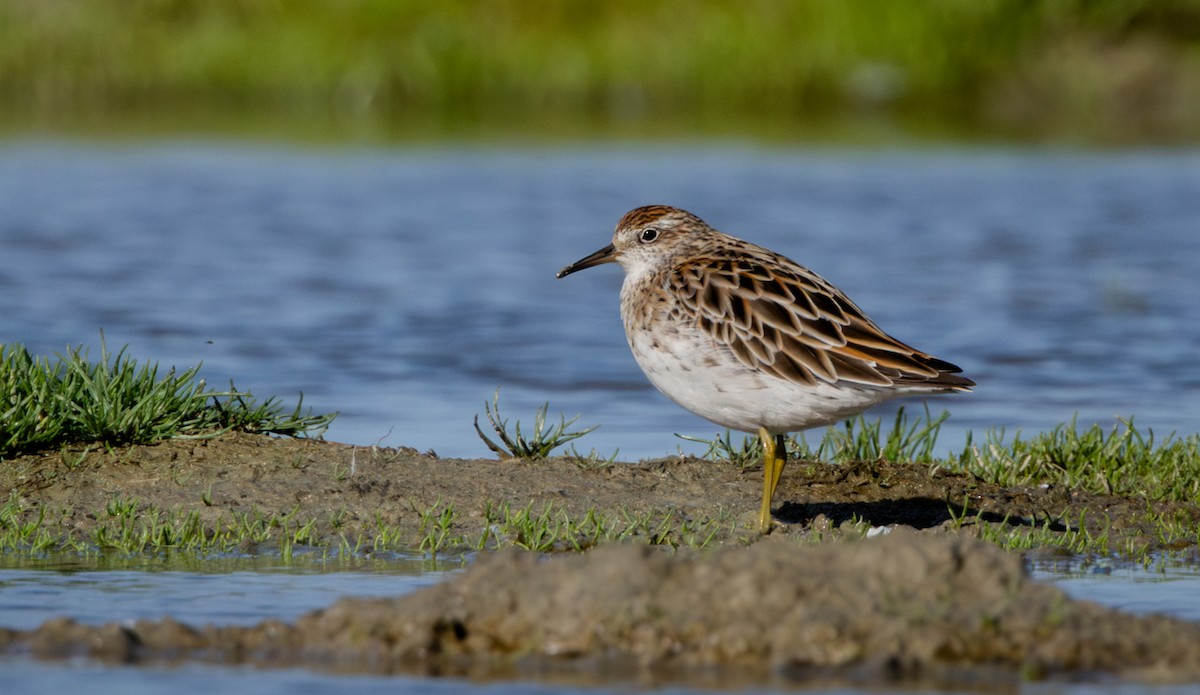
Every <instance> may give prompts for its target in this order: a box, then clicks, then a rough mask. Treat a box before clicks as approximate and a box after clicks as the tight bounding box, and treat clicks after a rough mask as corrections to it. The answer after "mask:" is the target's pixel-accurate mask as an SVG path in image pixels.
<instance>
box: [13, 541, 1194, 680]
mask: <svg viewBox="0 0 1200 695" xmlns="http://www.w3.org/2000/svg"><path fill="white" fill-rule="evenodd" d="M0 648H2V649H3V650H4V651H6V652H8V653H10V654H11V653H26V654H31V655H35V656H38V657H43V658H60V659H61V658H72V657H80V656H84V657H90V658H95V659H101V660H104V661H107V662H114V663H164V662H166V663H175V662H179V661H182V660H187V659H194V660H200V661H204V662H210V663H223V664H254V665H259V666H307V667H312V668H318V669H324V670H332V671H339V672H368V673H385V674H390V673H409V674H422V675H464V676H475V677H492V676H508V677H513V676H519V677H530V676H537V675H545V674H557V675H559V676H564V675H566V674H568V673H572V672H573V673H575V674H576V675H589V676H593V677H597V678H607V679H612V678H621V679H637V680H644V681H652V682H660V681H662V680H676V681H683V682H697V681H700V682H704V683H707V684H724V685H734V684H737V685H747V684H750V683H772V684H776V685H780V684H806V685H811V684H812V683H813V682H817V681H819V682H824V683H828V682H831V681H840V682H860V683H866V682H871V683H879V682H881V681H882V682H890V683H909V684H921V685H931V684H932V685H946V686H950V685H954V686H963V685H970V684H972V683H976V684H984V683H986V684H987V686H988V689H991V690H995V689H997V688H1001V686H1004V685H1006V684H1007V685H1012V686H1016V685H1017V684H1019V683H1020V682H1021V681H1022V680H1026V679H1029V678H1053V679H1058V678H1066V679H1072V680H1075V679H1093V678H1096V677H1098V676H1100V675H1102V674H1106V675H1115V676H1119V677H1123V678H1129V679H1134V680H1139V681H1181V680H1195V679H1198V678H1200V625H1198V624H1194V623H1188V622H1185V621H1180V620H1174V619H1171V618H1166V617H1158V616H1150V617H1138V616H1132V615H1127V614H1123V613H1120V612H1118V611H1115V610H1112V609H1107V608H1103V607H1100V606H1097V605H1095V604H1091V603H1085V602H1077V601H1073V600H1071V599H1069V598H1068V597H1067V596H1066V595H1065V594H1063V593H1062V592H1061V591H1060V590H1058V589H1056V588H1054V587H1052V586H1049V585H1045V584H1040V583H1038V582H1035V581H1032V580H1030V579H1029V578H1028V577H1027V575H1026V573H1025V571H1024V569H1023V563H1022V560H1021V558H1020V557H1019V556H1017V555H1015V554H1012V553H1006V552H1004V551H1002V550H1000V549H998V548H996V547H995V546H992V545H989V544H986V543H983V542H981V541H977V540H973V539H969V538H966V537H961V536H958V537H955V536H949V535H945V534H941V535H930V534H919V533H915V532H911V531H907V530H896V531H894V532H892V533H890V534H886V535H883V536H881V537H877V538H874V539H869V540H860V541H854V542H842V543H832V544H826V545H809V546H800V545H797V544H795V543H792V542H788V541H787V540H781V539H768V540H766V541H764V542H760V543H757V544H755V545H753V546H750V547H726V548H722V549H719V550H716V551H713V552H707V553H700V552H692V551H685V552H680V553H668V552H664V551H662V550H661V549H655V548H651V547H647V546H644V545H632V544H612V545H606V546H604V547H599V548H596V549H594V550H592V551H590V552H587V553H583V554H560V555H555V556H545V555H539V554H536V553H530V552H525V551H517V550H506V551H501V552H498V553H494V554H487V555H485V556H483V557H481V558H480V559H479V560H478V561H477V562H475V563H474V564H472V566H471V567H470V568H469V569H467V570H466V571H465V572H464V573H462V574H460V575H457V576H455V577H453V578H451V579H449V580H447V581H445V582H444V583H442V584H439V585H437V586H433V587H430V588H427V589H424V590H420V591H417V592H414V593H411V594H407V595H404V596H400V597H398V598H376V599H362V598H348V599H342V600H340V601H338V602H337V603H335V604H333V605H332V606H330V607H329V608H327V609H324V610H319V611H316V612H313V613H309V614H307V615H305V616H302V617H301V618H300V619H298V620H297V621H296V622H295V623H291V624H285V623H282V622H279V621H266V622H263V623H260V624H258V625H255V626H251V627H220V626H205V627H193V626H187V625H181V624H179V623H177V622H174V621H172V620H169V619H167V620H163V621H140V622H137V623H135V624H132V625H118V624H107V625H102V626H87V625H81V624H78V623H74V622H72V621H70V620H69V619H62V620H55V621H51V622H48V623H46V624H44V625H42V626H41V627H40V628H38V629H36V630H33V631H29V632H12V631H9V632H3V633H0Z"/></svg>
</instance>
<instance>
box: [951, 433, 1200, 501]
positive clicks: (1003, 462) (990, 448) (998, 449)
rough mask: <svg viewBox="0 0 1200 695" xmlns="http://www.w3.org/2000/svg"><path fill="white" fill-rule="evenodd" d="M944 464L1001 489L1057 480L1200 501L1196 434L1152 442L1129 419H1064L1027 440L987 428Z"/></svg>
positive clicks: (1116, 492) (1102, 491) (1079, 486)
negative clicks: (1106, 423)
mask: <svg viewBox="0 0 1200 695" xmlns="http://www.w3.org/2000/svg"><path fill="white" fill-rule="evenodd" d="M947 466H948V467H950V468H958V469H961V470H965V471H968V472H970V473H972V474H974V475H976V476H978V477H980V478H982V479H984V480H987V481H989V482H994V483H996V484H998V485H1003V486H1017V485H1035V484H1039V485H1040V484H1061V485H1065V486H1067V487H1070V488H1073V489H1079V490H1084V491H1086V492H1091V493H1096V494H1108V495H1126V496H1129V495H1132V496H1146V497H1150V498H1152V499H1163V500H1173V501H1195V500H1197V499H1200V434H1193V435H1191V436H1188V437H1185V438H1180V437H1177V436H1175V435H1174V434H1171V435H1168V436H1167V437H1166V438H1165V439H1163V440H1162V441H1160V442H1156V441H1155V435H1154V431H1153V430H1146V431H1145V432H1142V431H1139V430H1138V429H1137V428H1135V427H1134V424H1133V420H1132V418H1130V419H1121V420H1120V421H1119V422H1118V423H1117V424H1116V425H1114V426H1113V428H1112V429H1111V430H1109V431H1107V432H1106V431H1105V430H1104V429H1103V428H1102V427H1100V426H1099V425H1092V426H1091V427H1089V428H1087V429H1085V430H1082V431H1081V430H1080V429H1079V428H1078V427H1077V425H1076V420H1075V418H1072V419H1071V422H1069V423H1067V424H1065V425H1059V426H1058V427H1055V428H1054V429H1053V430H1052V431H1050V432H1045V433H1040V434H1037V435H1034V436H1033V437H1030V438H1028V439H1024V438H1022V437H1021V434H1020V433H1019V432H1018V433H1017V434H1016V435H1015V436H1014V437H1013V439H1012V441H1006V438H1005V433H1004V430H989V431H988V432H987V433H986V434H985V435H984V437H983V442H982V444H976V443H975V442H974V439H973V437H968V439H967V444H966V446H965V447H964V448H963V450H962V452H961V453H959V454H958V455H952V456H950V457H949V458H948V460H947Z"/></svg>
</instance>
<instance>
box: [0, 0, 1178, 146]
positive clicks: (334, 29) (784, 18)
mask: <svg viewBox="0 0 1200 695" xmlns="http://www.w3.org/2000/svg"><path fill="white" fill-rule="evenodd" d="M1198 22H1200V3H1197V2H1196V0H1088V1H1086V2H1085V1H1083V0H1062V1H1061V2H1037V3H1017V2H1005V1H1003V0H892V1H890V2H886V3H853V2H849V3H848V2H828V1H825V0H801V1H798V2H774V1H771V0H748V1H739V0H649V1H646V0H611V1H610V2H604V3H583V2H563V1H560V0H489V1H488V2H477V1H475V0H444V1H443V2H436V3H429V2H420V1H418V0H360V1H357V2H343V1H340V0H297V1H296V2H286V3H279V2H256V1H251V0H171V1H165V0H158V1H153V2H128V1H126V0H91V1H89V2H75V3H61V2H58V3H48V2H29V1H28V0H0V95H3V97H4V98H3V100H0V111H5V112H9V113H17V114H26V115H29V116H37V117H41V118H42V120H41V121H36V122H40V123H43V124H44V122H45V120H46V119H52V120H59V119H62V118H64V117H65V115H66V114H73V115H75V116H76V117H80V116H81V115H82V116H86V115H90V114H116V115H120V114H129V113H138V112H145V111H153V110H155V109H158V110H165V111H166V112H168V113H173V114H186V113H189V112H196V111H199V110H204V109H206V108H207V109H209V110H211V111H214V112H236V113H240V114H245V113H248V112H254V111H265V112H270V113H275V114H277V115H281V116H283V115H291V114H296V113H317V114H325V115H328V116H330V117H331V118H333V119H335V120H338V121H359V120H362V119H364V118H370V117H374V118H377V119H378V120H380V121H382V122H383V124H384V125H382V126H380V127H382V128H384V129H388V128H398V127H402V124H405V123H411V122H413V121H419V120H432V121H434V122H437V123H440V124H443V126H453V124H455V123H462V122H471V121H480V120H484V121H486V120H491V121H506V122H510V123H518V122H524V123H526V125H527V128H529V129H530V130H531V131H533V132H539V131H541V130H543V129H544V128H545V127H546V125H547V124H548V123H555V122H560V121H561V122H568V123H571V124H572V125H573V127H574V128H576V129H579V128H580V127H581V126H585V125H586V124H588V123H598V124H601V125H600V127H601V128H606V127H613V126H617V125H620V124H623V123H630V122H635V121H639V120H643V119H647V118H666V119H668V120H671V119H674V120H675V122H677V123H680V124H684V125H686V127H688V128H690V129H692V130H695V129H696V128H698V127H699V128H703V127H704V124H710V125H717V124H724V123H728V122H729V121H731V120H734V121H736V120H737V119H739V118H751V119H761V118H763V117H774V118H777V119H779V120H781V121H783V122H787V123H795V122H796V119H797V118H798V117H803V116H810V115H813V114H826V115H836V116H841V117H846V116H853V115H861V114H864V113H866V114H872V113H883V114H901V115H905V116H908V117H909V118H910V120H912V121H914V122H927V121H930V120H940V121H942V122H949V123H962V122H964V121H970V120H972V119H978V118H982V119H984V120H988V121H991V122H1001V123H1004V122H1008V123H1013V122H1016V123H1023V122H1027V121H1032V122H1035V123H1036V124H1039V125H1043V126H1045V125H1055V124H1057V125H1059V126H1061V127H1071V128H1073V130H1074V132H1079V131H1081V130H1084V129H1087V128H1088V127H1089V126H1101V127H1105V126H1108V127H1117V128H1120V127H1124V128H1134V129H1136V128H1137V127H1139V125H1142V126H1143V127H1148V126H1157V127H1158V128H1160V129H1161V128H1163V127H1164V126H1170V127H1177V128H1181V129H1184V130H1187V131H1188V132H1191V133H1193V134H1194V133H1195V132H1196V127H1195V125H1194V121H1195V119H1194V118H1193V116H1194V115H1195V113H1196V110H1195V106H1194V104H1192V103H1191V102H1190V101H1189V100H1188V99H1187V98H1186V97H1187V95H1188V94H1190V93H1191V92H1190V91H1189V90H1191V89H1194V88H1195V86H1196V79H1197V78H1196V73H1197V65H1198V64H1200V55H1198V53H1200V50H1198V49H1200V37H1198V36H1197V34H1196V32H1194V31H1189V30H1188V29H1187V27H1190V26H1195V25H1196V24H1197V23H1198ZM1147 83H1152V84H1154V85H1155V88H1154V90H1146V89H1144V88H1139V87H1144V85H1145V84H1147ZM1120 107H1130V109H1131V110H1121V108H1120ZM1147 110H1150V111H1152V112H1153V113H1155V114H1158V115H1159V116H1160V117H1161V119H1160V120H1159V121H1156V122H1154V123H1150V124H1139V118H1140V117H1139V116H1137V115H1136V114H1139V113H1141V112H1144V111H1147ZM1162 119H1165V122H1164V121H1163V120H1162ZM788 132H790V133H793V134H795V129H794V128H789V129H788Z"/></svg>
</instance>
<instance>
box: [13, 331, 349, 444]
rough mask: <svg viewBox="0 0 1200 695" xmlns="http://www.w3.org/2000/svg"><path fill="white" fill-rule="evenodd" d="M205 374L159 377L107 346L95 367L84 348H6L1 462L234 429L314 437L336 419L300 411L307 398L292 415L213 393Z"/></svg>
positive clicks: (153, 367) (244, 397) (232, 393)
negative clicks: (53, 351)
mask: <svg viewBox="0 0 1200 695" xmlns="http://www.w3.org/2000/svg"><path fill="white" fill-rule="evenodd" d="M199 369H200V367H199V366H195V367H192V368H190V369H186V370H183V371H181V372H177V371H176V370H175V369H174V368H171V369H169V370H166V371H165V372H160V370H159V368H158V365H157V364H156V363H153V362H149V363H144V364H141V365H139V364H138V363H137V361H136V360H134V359H133V358H131V357H129V356H128V355H126V354H125V349H124V348H122V349H121V350H120V351H118V352H117V353H116V354H115V355H114V354H110V353H109V352H108V350H107V349H106V348H105V347H104V346H103V342H102V346H101V355H100V359H99V361H94V362H93V361H91V360H89V358H88V352H87V350H86V349H84V348H82V347H72V348H69V349H68V350H67V351H66V354H65V355H63V354H60V355H56V356H55V357H54V358H47V357H35V356H33V355H31V354H30V353H29V351H28V350H26V349H25V348H24V346H22V345H20V344H16V343H10V344H7V345H0V458H7V457H11V456H13V455H16V454H20V453H22V452H27V451H35V450H44V449H52V448H58V447H61V446H63V445H66V444H72V443H83V442H101V443H104V444H106V445H120V444H147V443H152V442H156V441H160V440H163V439H170V438H202V437H213V436H217V435H219V434H222V433H224V432H228V431H231V430H238V431H245V432H262V433H270V434H282V435H288V436H315V435H319V434H320V433H322V432H324V431H325V428H326V427H328V425H329V423H330V422H331V421H332V420H333V418H334V417H335V416H336V414H329V415H313V414H312V413H311V411H304V410H302V406H303V396H301V398H300V401H299V402H298V403H297V405H296V407H295V409H293V410H292V411H290V412H289V411H287V410H285V409H284V408H283V407H282V405H281V404H280V403H279V402H278V401H277V400H276V399H274V398H270V399H267V400H266V401H263V402H259V401H257V400H255V399H254V397H253V396H252V395H251V394H249V393H245V392H241V391H238V390H237V389H235V388H234V387H233V385H232V384H230V387H229V389H228V390H226V391H214V390H211V389H209V388H208V387H207V385H206V384H205V383H204V381H203V380H202V379H198V378H197V375H198V372H199ZM83 456H86V451H85V453H84V454H83ZM81 458H82V457H81Z"/></svg>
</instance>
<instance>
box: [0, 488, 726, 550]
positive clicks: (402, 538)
mask: <svg viewBox="0 0 1200 695" xmlns="http://www.w3.org/2000/svg"><path fill="white" fill-rule="evenodd" d="M410 511H411V513H413V514H415V515H416V516H417V518H418V527H417V529H416V531H415V532H412V531H409V530H407V529H409V528H410V527H409V526H407V525H403V524H400V523H399V522H398V520H393V521H389V520H387V519H384V518H383V517H382V516H377V517H376V518H375V519H374V523H373V525H372V526H371V527H369V528H364V529H361V530H360V531H357V532H355V531H349V530H348V529H346V528H345V527H344V516H345V513H344V512H334V513H327V514H325V515H323V516H312V517H306V516H303V515H302V514H301V512H300V510H299V509H298V508H296V509H292V510H289V511H287V512H273V513H268V512H263V511H260V510H257V509H253V510H250V511H236V510H235V511H229V512H225V513H222V514H220V515H219V516H217V517H215V518H205V517H204V516H203V515H202V514H201V512H200V509H199V508H193V509H185V508H172V509H164V508H160V507H157V506H155V505H153V504H150V503H146V502H143V501H141V500H136V499H128V498H124V497H114V498H112V499H111V500H110V501H109V502H108V504H107V505H106V506H105V509H104V510H103V511H101V512H98V513H97V514H96V517H97V519H96V522H97V523H96V524H95V526H94V527H93V528H92V529H91V530H90V531H88V532H86V533H85V532H81V531H79V530H77V528H76V527H77V525H76V524H73V523H71V520H70V516H69V514H68V513H67V512H66V510H59V511H55V510H51V509H48V508H47V507H46V506H45V505H39V506H37V507H36V509H31V508H27V507H24V506H23V505H22V504H21V503H20V501H19V500H18V499H17V498H16V497H15V496H14V497H10V499H9V500H8V501H7V502H6V503H4V504H2V505H0V552H3V553H14V554H18V555H49V554H57V553H69V554H77V555H83V556H89V557H99V556H113V555H116V556H130V555H146V554H156V555H163V554H178V553H184V554H197V555H209V556H220V555H234V554H236V555H271V556H274V555H277V556H279V557H280V558H281V560H282V561H283V562H285V563H288V562H290V561H291V560H292V558H293V557H295V556H296V555H297V554H305V555H307V554H312V553H318V554H323V555H337V556H361V555H375V556H379V555H381V554H386V553H396V554H413V553H417V554H423V555H425V556H426V557H430V558H437V557H447V556H460V555H464V554H471V553H474V552H477V551H480V550H495V549H499V548H509V547H515V548H523V549H527V550H534V551H538V552H562V551H582V550H586V549H587V548H590V547H592V546H595V545H597V544H600V543H606V542H615V541H636V542H640V543H645V544H648V545H655V546H663V547H667V548H680V547H689V548H703V547H706V546H708V545H709V544H711V543H712V542H713V541H714V539H716V538H718V537H719V536H721V534H729V535H736V533H737V529H736V526H735V523H734V521H733V519H732V516H731V515H728V514H720V515H718V516H716V517H712V518H701V519H692V518H687V517H683V516H681V515H679V514H677V513H675V512H671V511H665V512H655V513H651V512H630V511H626V510H616V511H613V512H602V511H600V510H597V509H594V508H592V509H588V510H587V511H586V512H585V513H584V514H583V515H582V516H579V515H572V514H571V513H569V512H568V511H567V510H565V509H563V508H560V507H556V506H555V505H554V504H552V503H546V504H544V505H542V506H541V507H540V508H537V507H535V505H534V504H533V503H532V502H531V503H529V504H527V505H526V506H524V507H512V506H511V505H509V504H495V503H492V502H485V503H484V504H483V507H482V510H480V511H477V512H475V513H468V512H470V511H471V510H460V509H456V508H455V507H453V506H451V505H448V504H443V503H442V502H441V501H440V500H439V501H437V502H434V503H433V504H432V505H430V506H428V507H423V506H420V505H417V504H413V505H412V506H411V510H410ZM471 519H475V520H476V521H470V520H471ZM478 520H482V524H481V523H480V522H479V521H478Z"/></svg>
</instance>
